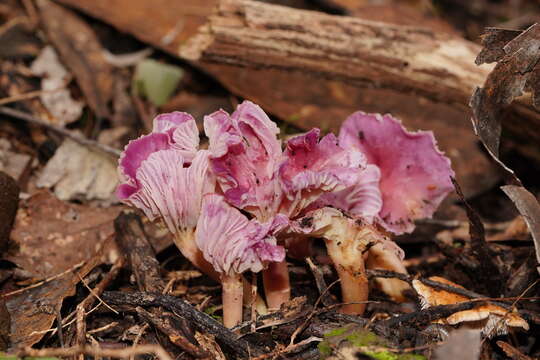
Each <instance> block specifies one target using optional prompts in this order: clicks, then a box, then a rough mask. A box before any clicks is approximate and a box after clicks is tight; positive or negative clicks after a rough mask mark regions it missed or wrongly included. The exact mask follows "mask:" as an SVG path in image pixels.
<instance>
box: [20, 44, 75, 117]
mask: <svg viewBox="0 0 540 360" xmlns="http://www.w3.org/2000/svg"><path fill="white" fill-rule="evenodd" d="M30 69H31V70H32V72H33V73H34V75H36V76H41V77H42V79H41V90H42V91H43V92H42V93H41V95H40V98H41V101H42V102H43V105H45V107H46V108H47V110H49V111H50V113H51V115H52V116H53V117H54V118H56V119H58V124H59V125H65V124H69V123H72V122H74V121H77V120H78V119H79V118H80V117H81V115H82V111H83V106H84V104H83V103H82V102H80V101H76V100H74V99H73V98H72V97H71V94H70V92H69V90H68V89H67V85H68V83H69V82H70V81H71V74H70V73H68V71H67V70H66V69H65V68H64V66H63V65H62V64H61V63H60V61H59V59H58V55H57V54H56V51H54V49H53V47H52V46H46V47H44V48H43V50H42V51H41V53H40V54H39V56H38V57H37V59H36V60H34V62H33V63H32V66H31V68H30Z"/></svg>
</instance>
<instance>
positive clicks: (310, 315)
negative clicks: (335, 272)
mask: <svg viewBox="0 0 540 360" xmlns="http://www.w3.org/2000/svg"><path fill="white" fill-rule="evenodd" d="M339 282H340V280H339V279H337V280H336V281H334V282H332V283H331V284H330V285H328V287H327V288H326V289H324V291H323V292H322V294H321V295H319V298H318V299H317V301H315V304H314V305H313V309H312V311H311V312H310V314H309V315H308V316H307V318H306V320H305V321H304V322H303V323H302V325H300V326H299V327H298V328H297V329H296V330H294V332H293V334H292V335H291V341H290V342H289V346H292V345H293V344H294V340H295V339H296V336H298V334H300V333H301V332H302V331H303V330H304V329H305V328H306V326H307V324H308V323H309V322H310V321H311V319H312V318H313V316H315V314H316V313H317V306H319V303H320V302H321V301H322V298H323V296H325V295H326V293H327V292H328V291H329V290H330V288H331V287H332V286H334V285H336V284H337V283H339Z"/></svg>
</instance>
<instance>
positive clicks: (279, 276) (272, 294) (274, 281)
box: [263, 260, 291, 310]
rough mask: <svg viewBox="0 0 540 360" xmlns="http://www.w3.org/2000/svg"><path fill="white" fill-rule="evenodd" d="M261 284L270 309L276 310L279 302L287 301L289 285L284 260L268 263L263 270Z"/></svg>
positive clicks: (289, 295) (287, 271)
mask: <svg viewBox="0 0 540 360" xmlns="http://www.w3.org/2000/svg"><path fill="white" fill-rule="evenodd" d="M263 285H264V294H265V295H266V303H267V304H268V308H269V309H270V310H277V309H279V308H280V307H281V304H283V303H285V302H287V301H289V299H290V297H291V285H290V282H289V270H288V269H287V261H286V260H283V261H282V262H271V263H270V264H268V268H266V269H265V270H263Z"/></svg>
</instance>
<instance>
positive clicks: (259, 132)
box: [204, 101, 282, 219]
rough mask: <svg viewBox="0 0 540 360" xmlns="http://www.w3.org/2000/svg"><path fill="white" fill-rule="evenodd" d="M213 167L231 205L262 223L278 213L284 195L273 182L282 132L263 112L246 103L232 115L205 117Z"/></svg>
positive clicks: (250, 103) (220, 114)
mask: <svg viewBox="0 0 540 360" xmlns="http://www.w3.org/2000/svg"><path fill="white" fill-rule="evenodd" d="M204 129H205V132H206V135H207V136H208V138H209V141H210V146H209V151H210V164H211V168H212V171H213V172H214V173H215V175H216V177H217V181H218V183H219V185H220V187H221V189H222V190H223V194H224V196H225V198H226V200H227V202H229V203H230V204H232V205H234V206H235V207H237V208H240V209H245V210H246V211H249V212H251V213H252V214H254V215H255V216H257V217H258V218H261V219H267V218H270V217H271V214H272V213H275V210H276V207H277V205H276V204H277V203H278V202H279V199H280V196H281V193H280V191H279V189H278V188H277V187H276V183H275V181H274V174H275V169H276V168H277V165H278V163H279V162H280V160H281V155H282V154H281V143H280V141H279V140H278V139H277V137H276V136H277V134H278V133H279V128H278V127H277V126H276V124H275V123H274V122H272V121H271V120H270V118H268V116H267V115H266V114H265V113H264V111H263V110H262V109H261V108H260V107H259V106H257V105H255V104H253V103H252V102H250V101H244V102H243V103H242V104H240V105H239V106H238V108H237V109H236V111H235V112H234V113H233V114H232V115H229V114H228V113H227V112H225V111H223V110H219V111H216V112H215V113H213V114H211V115H208V116H205V118H204Z"/></svg>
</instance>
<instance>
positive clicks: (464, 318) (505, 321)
mask: <svg viewBox="0 0 540 360" xmlns="http://www.w3.org/2000/svg"><path fill="white" fill-rule="evenodd" d="M429 280H433V281H436V282H439V283H442V284H446V285H451V286H454V287H457V288H461V289H464V288H463V287H462V286H460V285H457V284H455V283H453V282H451V281H449V280H447V279H444V278H442V277H439V276H432V277H430V278H429ZM412 285H413V288H414V289H415V290H416V291H417V292H418V295H419V296H420V301H421V304H422V308H424V309H425V308H429V307H431V306H437V305H451V304H457V303H460V302H465V301H470V300H471V299H470V298H468V297H466V296H463V295H459V294H454V293H451V292H449V291H446V290H441V289H435V288H433V287H431V286H429V285H426V284H424V283H422V282H421V281H420V280H413V282H412ZM444 322H445V323H447V324H450V325H458V324H463V323H468V324H472V323H475V322H476V323H478V325H479V326H481V327H482V333H483V334H484V335H486V336H492V335H494V334H497V335H501V334H505V333H507V332H508V328H522V329H524V330H529V324H528V323H527V322H526V321H525V320H524V319H523V318H522V317H521V316H519V315H518V314H517V313H516V312H515V311H509V310H507V309H505V308H503V307H501V306H498V305H495V304H491V303H487V304H482V305H479V306H477V307H475V308H474V309H469V310H463V311H458V312H456V313H454V314H452V315H450V316H448V317H447V318H446V319H444Z"/></svg>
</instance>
